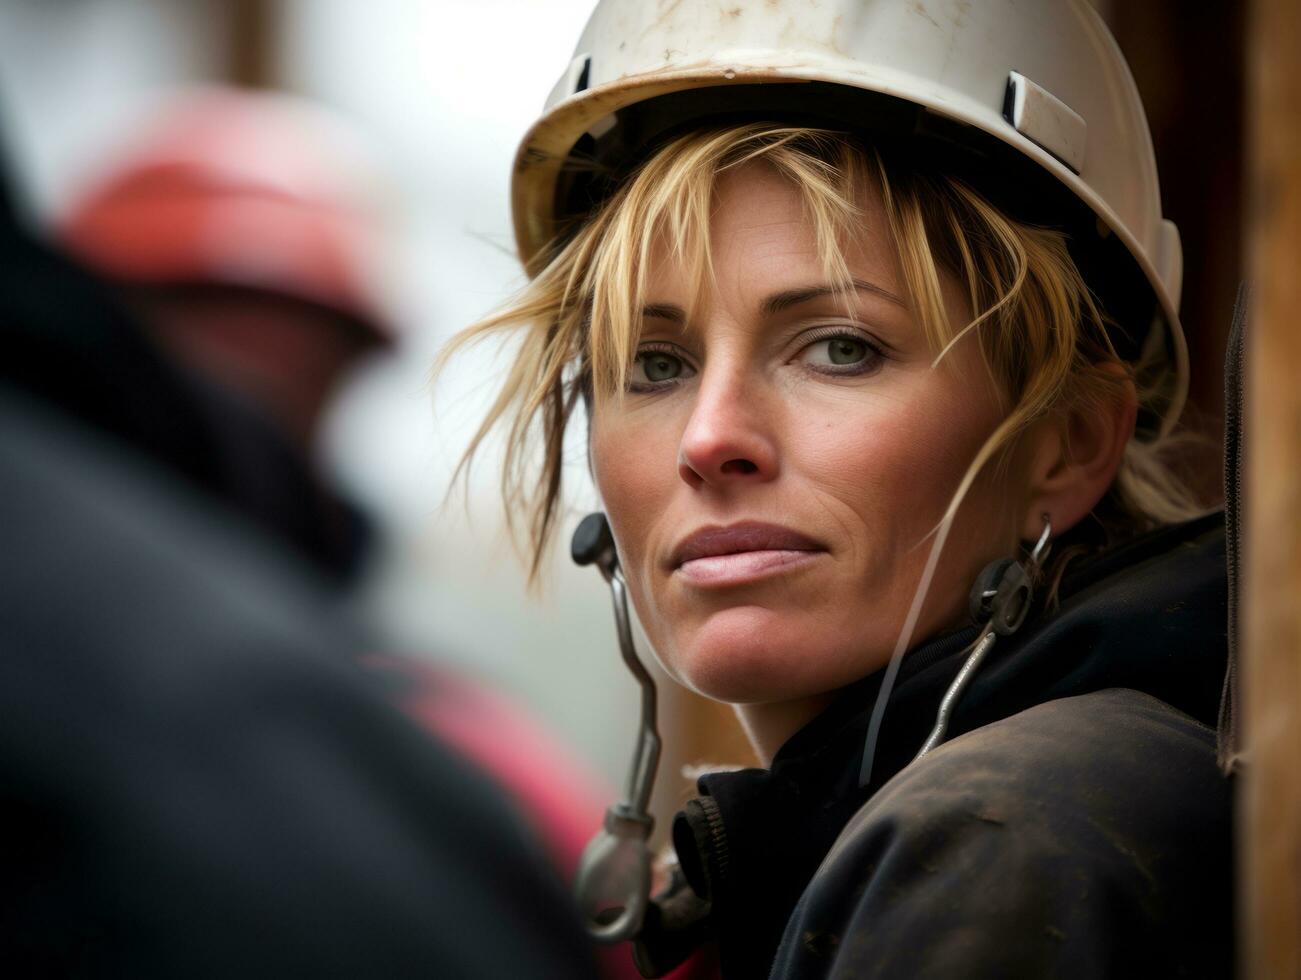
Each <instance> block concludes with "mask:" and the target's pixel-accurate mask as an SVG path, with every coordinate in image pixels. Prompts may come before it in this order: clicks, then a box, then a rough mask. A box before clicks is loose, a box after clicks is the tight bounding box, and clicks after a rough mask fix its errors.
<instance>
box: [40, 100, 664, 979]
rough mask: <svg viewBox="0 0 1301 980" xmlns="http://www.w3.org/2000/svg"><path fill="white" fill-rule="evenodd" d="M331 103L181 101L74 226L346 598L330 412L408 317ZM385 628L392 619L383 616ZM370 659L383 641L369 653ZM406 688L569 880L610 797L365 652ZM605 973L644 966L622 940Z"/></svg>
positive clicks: (547, 749) (511, 733)
mask: <svg viewBox="0 0 1301 980" xmlns="http://www.w3.org/2000/svg"><path fill="white" fill-rule="evenodd" d="M374 156H375V155H374V153H373V152H370V148H369V147H368V146H367V145H366V144H365V142H364V140H363V139H362V138H361V135H360V134H359V133H357V132H356V131H354V130H353V129H352V127H350V126H349V125H348V124H347V122H346V120H344V119H342V118H340V117H338V116H336V115H335V114H333V113H331V112H329V111H328V110H327V109H325V108H324V107H322V106H319V105H317V104H315V103H311V102H307V101H305V100H302V99H298V98H293V97H290V96H286V95H282V94H271V93H266V92H252V91H248V90H239V89H229V88H217V87H209V88H204V89H199V90H193V91H186V92H180V93H177V94H175V95H174V96H173V97H172V98H170V99H168V100H166V101H165V102H164V104H163V107H162V109H161V110H160V111H158V112H156V113H155V114H154V115H153V116H152V118H151V119H150V121H149V122H147V124H146V125H145V127H144V128H143V130H142V131H141V132H140V133H138V134H136V135H135V136H134V137H132V138H129V139H127V140H126V141H124V142H123V143H122V145H121V146H120V147H119V149H118V151H117V152H116V153H115V154H111V156H110V159H109V161H108V162H107V164H104V165H100V166H99V167H98V168H96V170H95V171H94V172H93V173H91V174H90V175H89V179H88V180H87V182H86V189H85V190H84V192H83V193H82V194H81V195H79V196H78V197H77V199H76V200H75V202H74V204H73V206H72V207H71V208H70V209H69V210H68V211H67V212H66V213H65V214H64V215H63V217H62V219H61V220H60V221H59V222H58V224H57V228H56V233H57V235H58V238H59V240H60V242H61V243H62V244H63V245H64V246H65V248H66V249H67V250H68V251H70V252H71V253H72V254H73V255H74V256H75V257H77V258H78V259H80V260H81V261H82V262H83V263H84V264H85V265H87V266H88V267H89V268H90V269H92V270H93V271H95V272H96V273H98V274H99V275H100V276H101V277H102V278H103V279H104V280H105V281H106V282H107V283H108V284H109V286H110V288H111V289H112V290H113V293H114V295H115V297H117V298H118V299H119V300H120V301H121V303H122V304H123V305H124V306H125V307H126V308H127V309H129V310H130V311H131V312H132V313H133V314H134V315H135V316H136V318H137V320H138V321H139V323H140V324H141V325H142V326H143V327H144V328H146V330H147V332H148V334H149V337H150V338H151V340H152V341H154V342H155V343H156V344H157V345H158V346H159V348H160V349H161V351H162V353H163V355H164V356H165V357H166V359H167V360H168V361H169V362H170V363H172V364H173V365H174V366H175V367H176V369H177V370H178V371H180V372H183V373H185V374H187V375H188V376H189V380H190V384H191V386H192V388H193V390H194V392H195V393H196V395H197V396H198V403H199V407H200V409H201V410H202V411H203V412H204V414H205V416H206V419H207V421H208V422H209V423H210V424H211V425H212V428H213V430H214V433H215V435H216V436H217V442H218V443H219V447H218V451H219V453H220V455H221V457H222V459H223V462H224V466H225V470H226V473H227V476H228V480H227V484H228V488H229V490H230V491H231V493H229V494H228V496H229V498H230V501H231V502H234V503H235V504H236V505H237V507H238V509H239V510H241V511H242V512H243V514H244V515H245V516H247V517H251V518H252V519H253V520H254V521H255V522H256V523H257V524H258V525H259V526H260V527H261V529H262V530H263V531H264V532H269V534H270V536H272V537H273V538H276V539H278V540H279V541H280V542H281V543H282V544H288V545H289V546H290V547H291V548H292V549H293V550H294V551H295V552H297V553H298V555H299V556H300V557H304V558H306V559H308V561H309V562H310V564H311V565H312V566H314V567H315V569H316V570H317V572H319V573H323V575H324V578H325V580H326V581H328V582H329V583H330V586H331V587H334V588H338V589H340V590H341V595H346V594H347V592H348V591H349V590H350V589H351V588H352V587H353V586H355V585H356V584H357V583H358V580H359V579H360V578H361V577H364V575H365V569H366V567H367V564H368V563H367V560H366V559H367V552H368V550H369V544H370V538H371V536H372V535H371V533H370V528H371V521H370V520H369V519H368V517H367V515H366V514H365V512H364V511H363V510H362V509H360V508H359V507H358V506H356V505H355V504H354V503H353V502H351V501H350V500H349V499H348V497H347V495H346V494H345V493H344V492H343V491H342V490H341V489H340V488H338V487H337V486H335V485H334V483H333V481H331V480H329V479H328V478H327V477H326V476H325V475H324V473H323V472H322V471H321V469H320V468H319V467H318V466H317V465H316V463H315V456H316V444H317V439H318V436H319V431H320V427H321V421H322V417H323V415H324V414H325V411H326V410H327V409H328V407H329V404H330V400H331V398H332V397H333V394H334V392H335V391H336V390H337V388H338V387H339V385H340V383H341V382H343V381H344V380H345V379H346V377H347V376H348V374H349V373H350V372H351V371H352V370H353V369H355V368H356V367H357V366H358V365H359V364H360V363H361V362H363V361H364V360H366V359H368V358H370V357H372V356H375V355H378V354H383V353H385V352H391V351H392V350H393V349H394V348H395V347H396V345H397V343H398V342H399V338H400V336H401V329H400V327H399V325H398V324H397V323H396V322H395V321H394V318H393V317H392V315H391V313H390V305H391V304H390V303H389V302H388V301H387V298H386V295H385V290H384V288H383V277H382V275H381V265H382V263H383V260H384V255H385V249H384V239H385V228H384V221H383V209H382V207H381V203H382V199H383V197H384V181H383V174H382V168H380V167H379V166H378V165H377V162H376V160H375V159H374ZM379 625H380V626H381V628H382V624H379ZM358 652H365V653H367V654H370V651H369V650H367V651H358ZM363 663H364V666H365V667H366V669H367V670H369V671H371V672H373V673H375V674H377V675H383V678H384V679H383V683H384V684H385V686H386V688H387V689H388V691H389V692H390V694H392V695H393V696H394V697H395V699H396V701H397V702H398V703H399V704H400V705H401V706H402V707H403V709H404V710H405V711H407V712H408V713H409V714H410V715H411V716H412V717H413V718H414V719H416V720H417V721H418V722H419V723H420V725H421V726H422V727H424V728H426V729H428V730H430V731H433V732H434V733H436V734H437V735H438V736H439V737H441V738H442V739H443V740H445V741H446V742H449V743H451V744H452V745H454V746H455V747H456V749H457V751H458V752H459V753H461V754H462V755H464V756H467V757H468V758H470V759H472V760H473V761H474V762H475V763H476V764H477V765H478V766H479V767H481V769H482V770H484V771H486V772H487V773H488V774H489V775H490V776H491V778H492V779H493V780H494V781H495V782H497V783H498V784H499V785H500V786H501V787H502V788H504V789H505V790H506V791H507V792H508V794H509V796H510V797H511V798H512V800H513V802H514V804H515V805H516V806H517V808H518V809H519V810H520V811H521V812H522V815H523V816H524V817H525V819H526V821H527V823H528V824H529V825H530V826H531V827H532V829H533V830H534V831H535V832H536V834H537V835H538V837H539V838H540V839H541V840H542V842H543V843H544V845H545V847H546V851H547V854H548V856H549V858H550V860H551V863H552V865H553V866H554V867H555V868H556V870H557V871H559V872H560V873H561V875H562V876H563V877H564V878H566V879H568V878H570V877H572V874H573V872H574V870H575V869H576V868H577V865H578V859H579V855H580V853H581V851H582V848H583V845H584V844H585V842H586V840H587V838H588V836H590V834H591V833H592V832H593V830H595V828H596V827H598V826H599V824H600V821H601V814H602V809H603V807H602V805H601V800H602V797H603V793H602V792H600V791H599V790H598V788H597V781H596V780H595V779H594V778H593V776H592V775H591V774H590V773H588V772H587V771H586V769H585V767H584V766H583V765H582V764H581V763H580V762H579V761H578V760H577V759H576V758H574V756H573V753H572V752H570V751H569V750H568V749H567V748H566V747H565V746H563V745H562V743H561V742H560V741H559V740H558V739H555V738H554V737H552V736H551V735H550V733H548V732H547V731H545V730H544V729H543V728H542V727H541V726H540V725H539V724H538V723H537V722H535V721H534V720H533V719H532V718H531V717H530V716H529V715H528V713H527V712H525V711H524V710H523V709H522V708H521V707H520V706H519V705H517V704H515V703H513V702H512V701H511V700H510V699H508V698H506V697H505V696H503V695H502V694H500V693H499V692H496V691H494V690H492V689H490V688H489V687H487V686H485V685H484V684H483V683H481V682H479V681H477V680H476V679H474V678H473V677H470V676H464V675H460V674H457V673H455V672H453V671H452V670H451V669H450V668H449V667H447V666H446V665H441V664H440V665H438V666H436V667H435V666H431V665H430V664H428V663H421V662H416V661H411V660H406V659H403V658H400V657H391V656H386V655H368V656H366V658H365V660H364V661H363ZM603 964H604V967H605V969H604V973H605V975H606V976H608V977H612V978H617V977H631V976H637V975H638V974H637V973H636V971H635V970H634V969H633V966H632V962H631V959H630V957H629V956H628V954H627V951H626V950H609V951H607V952H606V953H605V955H604V959H603Z"/></svg>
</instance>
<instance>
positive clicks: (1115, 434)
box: [1021, 364, 1138, 541]
mask: <svg viewBox="0 0 1301 980" xmlns="http://www.w3.org/2000/svg"><path fill="white" fill-rule="evenodd" d="M1114 370H1115V371H1116V372H1117V374H1119V373H1121V372H1122V371H1123V369H1122V368H1121V367H1120V365H1118V364H1117V365H1115V366H1114ZM1137 418H1138V395H1137V393H1136V392H1135V390H1134V383H1133V382H1132V381H1130V380H1129V379H1128V377H1126V378H1125V380H1124V381H1123V383H1122V384H1121V385H1119V386H1118V387H1117V388H1116V390H1115V392H1114V394H1113V395H1112V396H1111V397H1110V398H1107V399H1106V400H1104V401H1102V402H1101V403H1096V404H1093V405H1080V406H1077V407H1075V408H1070V409H1067V410H1065V411H1063V412H1062V413H1060V414H1058V415H1055V416H1053V417H1052V418H1048V419H1045V420H1044V421H1043V422H1042V423H1040V425H1039V426H1038V427H1037V428H1036V429H1034V430H1032V431H1031V433H1030V436H1029V438H1030V440H1031V447H1030V453H1029V460H1030V462H1029V472H1028V473H1027V482H1026V508H1025V512H1024V514H1023V516H1022V523H1021V538H1022V540H1025V541H1033V540H1035V539H1036V538H1038V537H1039V535H1040V534H1042V533H1043V526H1044V520H1043V519H1044V515H1045V514H1047V515H1048V518H1049V520H1051V521H1052V526H1053V536H1054V537H1056V536H1058V535H1060V534H1062V533H1063V532H1064V531H1068V530H1069V529H1070V528H1072V527H1074V526H1075V525H1076V524H1078V523H1079V522H1080V521H1081V520H1083V519H1084V518H1085V517H1086V516H1087V515H1088V513H1089V511H1091V510H1093V508H1094V507H1095V506H1097V503H1098V501H1099V500H1101V499H1102V497H1103V495H1104V494H1105V493H1106V492H1107V490H1108V488H1109V487H1110V486H1111V484H1112V482H1113V481H1114V480H1115V479H1116V471H1117V470H1119V469H1120V463H1121V460H1122V459H1123V458H1124V455H1125V446H1126V445H1128V444H1129V440H1130V438H1131V437H1132V436H1133V434H1134V424H1135V421H1136V420H1137Z"/></svg>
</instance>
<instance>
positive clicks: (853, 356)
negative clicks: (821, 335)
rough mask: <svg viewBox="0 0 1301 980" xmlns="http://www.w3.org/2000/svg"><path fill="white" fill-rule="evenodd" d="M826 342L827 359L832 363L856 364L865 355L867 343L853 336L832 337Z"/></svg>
mask: <svg viewBox="0 0 1301 980" xmlns="http://www.w3.org/2000/svg"><path fill="white" fill-rule="evenodd" d="M826 343H827V360H828V361H830V362H831V363H832V364H857V363H858V362H859V361H861V360H863V358H865V357H867V344H865V343H863V341H861V340H855V339H854V338H853V337H832V338H831V339H830V340H828V341H827V342H826Z"/></svg>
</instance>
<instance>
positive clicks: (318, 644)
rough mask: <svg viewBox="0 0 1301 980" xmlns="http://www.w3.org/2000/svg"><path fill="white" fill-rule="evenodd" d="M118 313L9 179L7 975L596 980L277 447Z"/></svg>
mask: <svg viewBox="0 0 1301 980" xmlns="http://www.w3.org/2000/svg"><path fill="white" fill-rule="evenodd" d="M117 300H118V297H117V296H116V295H115V294H114V292H113V291H112V290H110V289H108V288H105V286H104V285H103V284H102V283H101V282H100V281H99V280H97V279H95V278H94V277H92V276H91V275H89V274H87V273H86V272H85V271H83V270H82V269H81V268H79V267H78V266H77V265H75V264H74V263H72V262H71V261H69V260H68V259H66V258H64V257H63V256H62V255H60V254H59V253H58V252H56V251H55V250H53V249H51V248H48V247H46V246H45V245H43V244H41V243H39V242H38V241H36V240H35V239H34V238H33V237H32V236H31V235H30V234H29V233H28V232H27V230H26V229H25V228H23V227H22V225H21V223H20V221H19V220H18V219H17V217H16V215H15V211H14V208H13V205H12V197H11V195H10V194H9V193H8V188H7V186H6V184H5V182H4V180H3V179H0V331H3V334H4V338H5V341H6V344H5V347H6V355H5V357H4V358H3V359H0V487H3V492H0V528H3V547H4V553H5V557H6V560H5V562H4V564H3V568H2V569H0V580H2V584H0V622H3V624H4V628H3V632H2V633H0V643H2V644H3V645H4V650H3V654H2V655H0V786H3V794H2V795H0V815H2V817H0V821H2V823H0V828H2V829H3V839H4V841H5V844H4V847H3V874H2V875H0V882H2V884H0V969H2V970H3V971H4V972H5V973H6V974H7V975H11V976H16V975H23V976H64V975H76V976H132V977H151V976H169V977H170V976H192V977H219V976H220V977H226V976H264V975H265V976H272V975H274V976H323V975H331V976H335V975H337V976H383V977H402V976H416V975H419V976H422V977H429V976H436V977H511V978H516V977H556V978H566V980H567V978H572V977H585V976H590V975H591V972H592V967H591V964H590V959H591V957H590V953H589V951H588V949H587V948H586V946H585V943H584V940H583V938H582V936H581V933H580V932H579V930H578V927H577V924H576V921H575V919H574V917H573V916H572V915H571V913H570V911H569V903H568V902H567V901H566V898H565V895H564V893H563V890H562V889H561V888H560V886H559V885H558V883H557V882H555V881H554V880H553V878H552V876H551V874H549V873H548V872H547V871H546V870H545V868H544V866H543V862H542V858H541V856H540V852H539V851H538V850H537V849H536V848H535V845H534V844H533V839H532V837H531V836H530V835H529V834H528V833H527V832H526V831H525V830H524V827H523V825H522V823H521V822H519V821H518V820H517V819H515V817H514V816H513V815H512V814H511V813H510V811H509V808H508V807H507V806H506V805H505V804H503V802H502V801H501V799H500V797H499V794H498V792H497V791H496V790H494V789H493V788H492V787H491V786H490V784H489V782H488V780H487V779H486V778H485V777H484V776H482V775H480V774H479V773H478V772H476V771H475V770H474V768H473V767H472V766H470V765H469V764H467V763H466V762H465V761H464V760H463V758H462V756H461V754H460V753H459V752H454V751H452V750H451V749H449V748H447V747H446V745H445V743H444V742H443V741H442V740H440V739H437V738H431V737H430V735H429V734H428V732H427V731H425V730H422V729H421V727H420V726H418V725H417V724H414V723H413V722H412V721H411V720H410V718H409V717H408V716H407V715H406V714H404V713H403V712H402V711H400V710H398V707H399V706H401V707H408V706H409V703H408V702H409V701H410V698H411V694H410V692H409V691H408V690H402V691H395V689H394V686H393V684H392V683H389V682H388V679H387V678H380V677H378V676H377V675H376V674H375V672H374V671H373V670H372V669H371V668H369V667H368V666H367V665H366V664H364V663H363V662H362V660H361V659H360V655H361V654H362V653H363V652H364V651H367V650H368V649H373V640H372V639H371V638H370V637H369V636H368V635H367V634H366V632H365V631H364V630H363V629H362V628H361V627H359V626H358V624H357V623H355V622H354V621H353V620H352V619H350V618H349V617H347V616H346V615H345V614H344V613H343V612H342V611H341V609H340V604H339V602H338V598H339V592H338V590H337V589H336V588H335V587H333V584H332V582H331V577H330V576H329V575H322V574H321V571H322V562H321V561H320V554H319V553H314V552H313V550H312V548H311V547H310V540H309V539H305V538H302V537H297V536H296V535H295V534H289V535H288V536H286V534H285V531H284V526H283V525H277V524H276V523H275V522H274V520H272V519H271V518H270V517H269V516H268V512H267V511H266V510H259V507H260V506H261V505H262V503H264V502H265V501H266V500H267V499H268V498H267V497H266V496H264V495H263V494H264V493H265V492H267V491H270V493H271V497H270V499H272V500H274V499H276V494H281V493H283V492H284V486H283V485H281V486H278V487H277V486H274V485H273V484H274V481H275V480H276V479H278V478H279V477H280V475H282V474H283V473H284V472H286V470H281V469H275V468H274V467H273V466H272V465H271V464H270V463H267V462H266V461H275V460H278V459H280V458H281V457H278V456H277V455H275V447H277V446H279V445H283V442H284V441H285V440H284V439H283V436H284V432H283V430H282V431H280V432H278V433H277V432H276V431H275V426H274V423H270V424H268V423H266V422H265V421H264V419H263V416H262V415H260V414H259V413H258V412H257V411H254V410H250V408H249V406H246V405H241V404H240V402H239V400H238V398H236V397H231V396H230V395H229V394H228V392H227V391H226V390H225V389H224V388H222V387H220V386H218V385H213V384H210V383H208V382H205V381H203V380H201V379H200V377H199V376H198V375H197V374H196V373H194V372H190V371H187V370H185V369H183V368H182V367H181V366H179V364H178V363H176V361H175V360H173V359H172V357H169V356H168V355H167V354H165V353H164V351H163V348H162V345H160V344H158V343H157V334H156V332H152V331H149V330H146V329H144V328H143V327H142V326H141V325H140V323H139V322H138V321H137V319H135V318H134V317H133V316H131V315H129V314H128V313H126V312H124V310H123V308H122V307H121V306H120V304H119V303H118V301H117ZM341 329H342V327H341ZM343 346H347V345H343ZM308 347H310V345H304V347H303V348H302V349H303V350H306V349H307V348H308ZM293 366H294V365H293V364H290V365H287V367H291V368H292V367H293ZM235 420H238V426H236V422H235ZM268 447H269V448H268ZM264 449H266V455H264V456H257V455H256V454H258V453H261V452H262V451H263V450H264ZM250 454H253V455H250ZM250 459H261V460H263V461H264V463H266V465H258V464H253V465H250ZM259 478H261V479H263V480H265V481H266V483H265V485H262V484H260V483H259ZM296 499H298V500H299V502H300V504H303V505H304V506H306V505H307V504H309V503H310V501H311V500H312V499H313V498H312V497H310V495H304V496H300V497H297V498H296ZM286 540H289V541H290V542H292V544H293V546H292V547H286V546H285V545H286ZM327 570H328V566H327Z"/></svg>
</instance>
